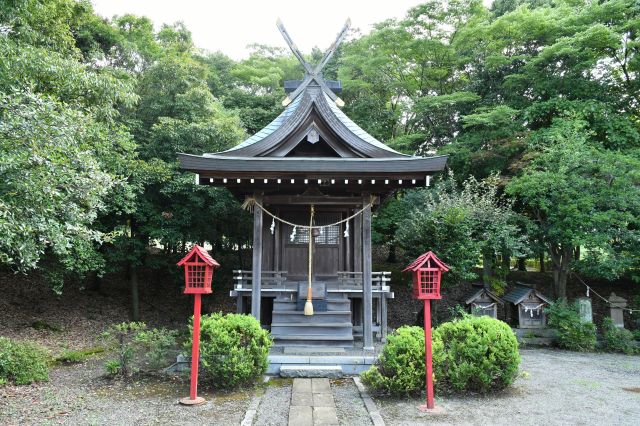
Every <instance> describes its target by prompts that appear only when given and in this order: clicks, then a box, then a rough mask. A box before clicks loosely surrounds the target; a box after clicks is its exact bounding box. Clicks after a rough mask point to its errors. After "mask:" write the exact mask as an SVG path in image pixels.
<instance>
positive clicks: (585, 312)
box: [577, 297, 593, 323]
mask: <svg viewBox="0 0 640 426" xmlns="http://www.w3.org/2000/svg"><path fill="white" fill-rule="evenodd" d="M577 302H578V307H579V309H580V321H582V322H583V323H592V322H593V309H591V299H590V298H588V297H578V300H577Z"/></svg>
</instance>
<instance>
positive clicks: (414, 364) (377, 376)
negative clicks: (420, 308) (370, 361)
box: [360, 326, 425, 396]
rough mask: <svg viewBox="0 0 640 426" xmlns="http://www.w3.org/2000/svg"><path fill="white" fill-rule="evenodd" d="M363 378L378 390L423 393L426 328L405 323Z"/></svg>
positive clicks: (381, 392)
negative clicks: (409, 325)
mask: <svg viewBox="0 0 640 426" xmlns="http://www.w3.org/2000/svg"><path fill="white" fill-rule="evenodd" d="M360 377H361V379H362V382H363V383H364V384H366V385H367V386H369V387H370V388H371V389H372V390H373V391H374V392H376V393H380V394H391V395H399V396H400V395H413V394H419V393H420V392H421V391H422V390H423V389H424V388H425V372H424V329H422V328H421V327H408V326H404V327H400V328H399V329H397V330H396V331H395V332H393V333H391V334H390V335H389V336H388V337H387V343H386V344H385V345H384V346H383V348H382V352H381V354H380V357H379V358H378V361H377V363H376V364H375V365H373V366H372V367H371V368H370V369H369V370H367V371H365V372H364V373H362V375H361V376H360Z"/></svg>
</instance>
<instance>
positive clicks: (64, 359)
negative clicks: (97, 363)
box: [54, 347, 104, 364]
mask: <svg viewBox="0 0 640 426" xmlns="http://www.w3.org/2000/svg"><path fill="white" fill-rule="evenodd" d="M102 352H104V348H102V347H96V348H89V349H81V350H78V351H72V350H66V351H64V352H62V353H61V354H60V355H58V356H57V357H55V358H54V362H55V363H57V364H77V363H79V362H83V361H85V360H87V359H89V358H91V357H92V356H93V355H96V354H99V353H102Z"/></svg>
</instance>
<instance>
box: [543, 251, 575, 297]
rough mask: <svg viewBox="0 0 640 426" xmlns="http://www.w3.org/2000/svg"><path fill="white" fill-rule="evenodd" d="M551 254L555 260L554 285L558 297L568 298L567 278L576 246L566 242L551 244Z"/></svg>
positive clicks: (553, 260)
mask: <svg viewBox="0 0 640 426" xmlns="http://www.w3.org/2000/svg"><path fill="white" fill-rule="evenodd" d="M549 254H550V255H551V260H552V262H553V286H554V291H555V296H556V298H557V299H566V298H567V278H568V277H569V273H570V272H571V266H570V265H571V260H572V259H573V254H574V247H573V246H570V245H566V244H551V245H550V246H549Z"/></svg>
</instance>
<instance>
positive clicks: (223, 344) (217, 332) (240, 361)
mask: <svg viewBox="0 0 640 426" xmlns="http://www.w3.org/2000/svg"><path fill="white" fill-rule="evenodd" d="M191 327H192V326H191ZM191 334H193V333H191ZM271 344H272V342H271V338H270V336H269V332H268V331H266V330H264V329H263V328H262V327H261V326H260V322H258V320H257V319H255V318H254V317H252V316H250V315H238V314H227V315H223V314H220V313H217V314H211V315H203V316H202V318H201V323H200V362H201V363H202V376H203V379H204V380H205V381H206V382H208V383H209V384H210V385H211V386H213V387H217V388H235V387H238V386H245V385H250V384H253V383H254V382H255V381H256V380H257V379H259V378H260V377H261V376H262V375H263V374H264V373H265V372H266V371H267V366H268V360H267V357H268V355H269V348H270V347H271ZM185 347H187V348H189V349H191V340H189V341H188V342H186V344H185Z"/></svg>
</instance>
